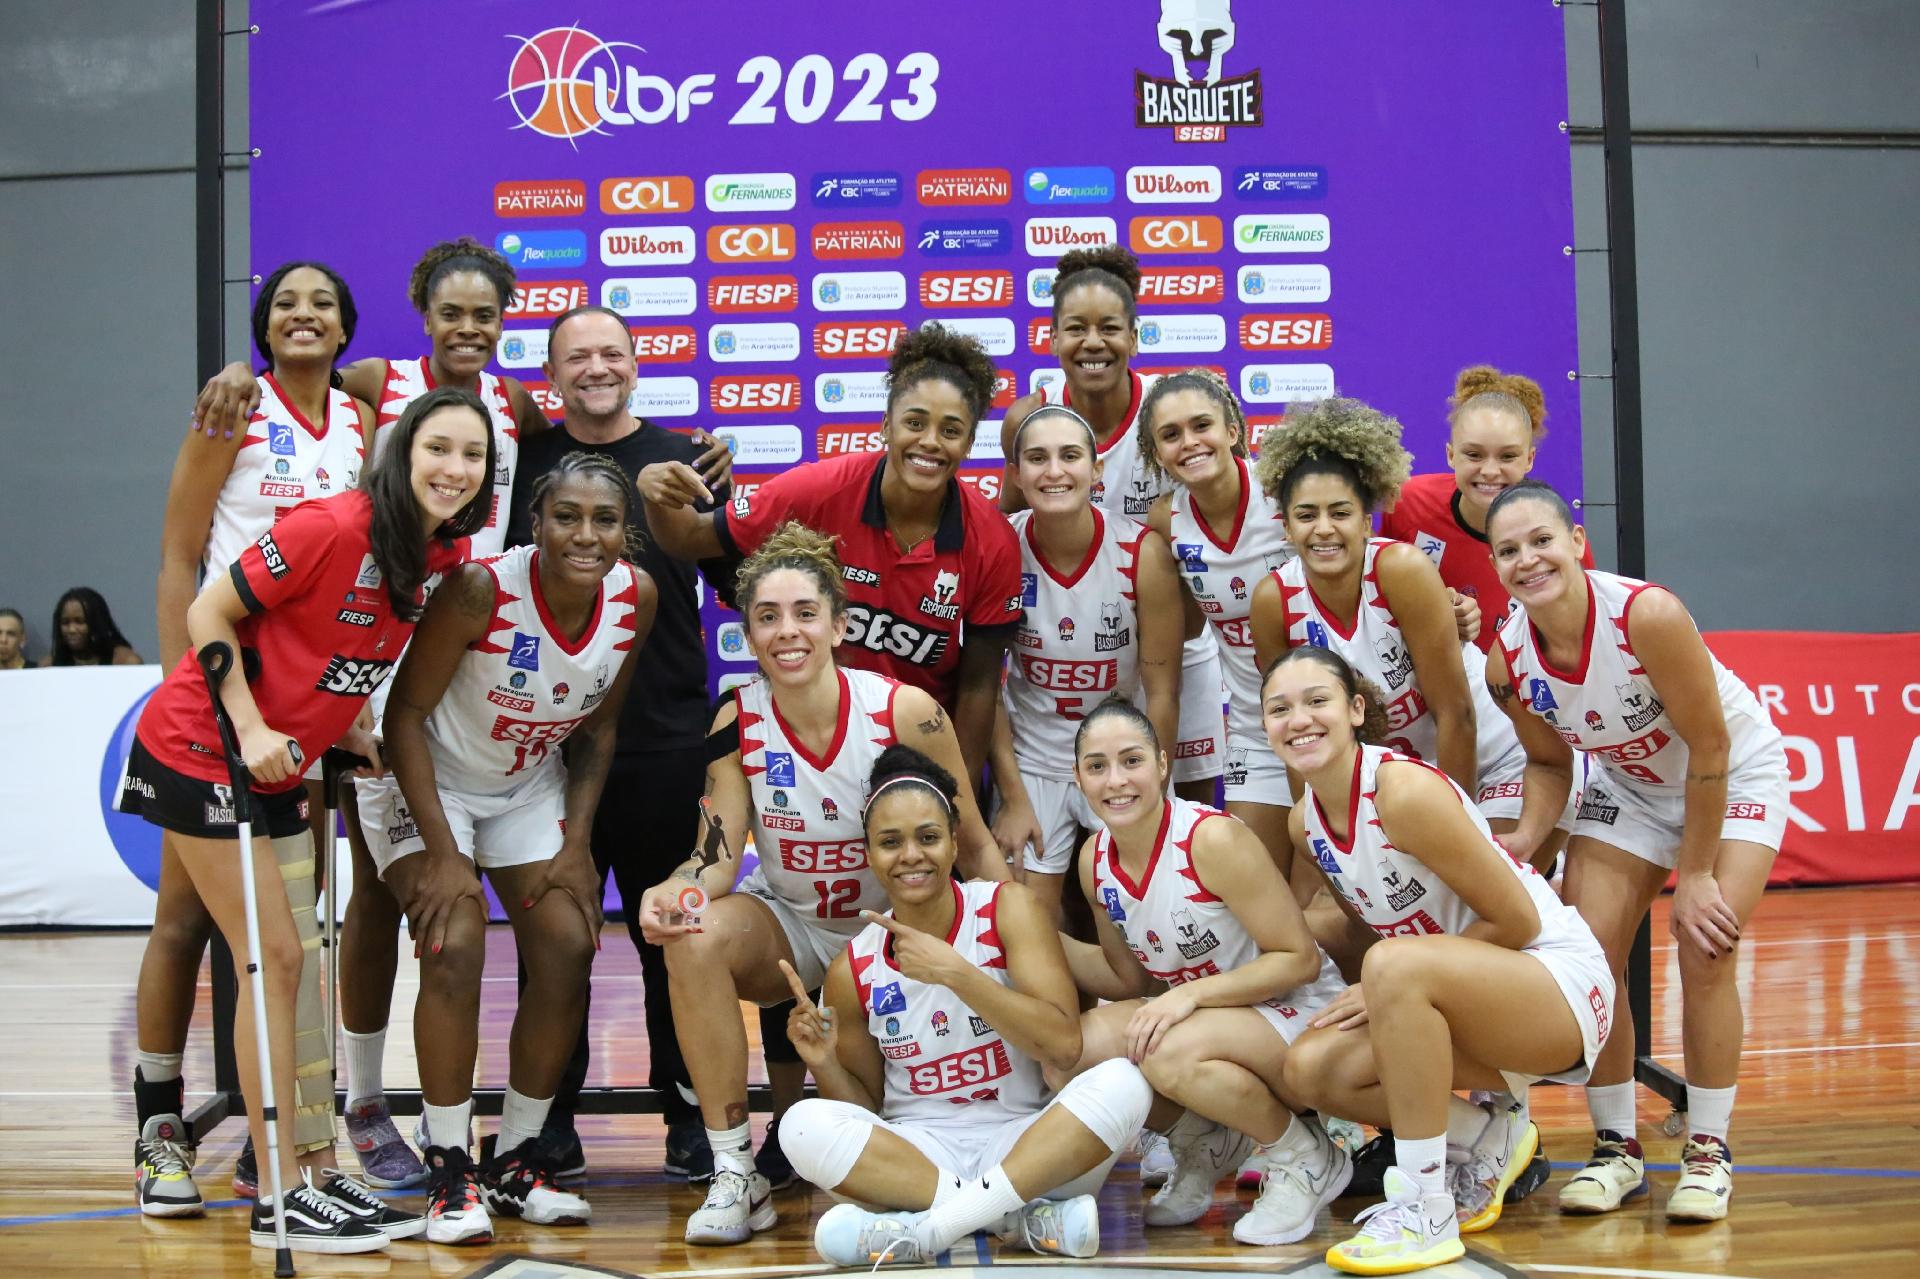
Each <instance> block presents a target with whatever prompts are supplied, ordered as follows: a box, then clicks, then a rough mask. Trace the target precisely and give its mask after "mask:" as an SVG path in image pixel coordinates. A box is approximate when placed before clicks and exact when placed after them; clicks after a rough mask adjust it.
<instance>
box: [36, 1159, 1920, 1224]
mask: <svg viewBox="0 0 1920 1279" xmlns="http://www.w3.org/2000/svg"><path fill="white" fill-rule="evenodd" d="M1682 1166H1683V1165H1680V1164H1655V1163H1650V1164H1648V1165H1647V1166H1646V1167H1647V1171H1648V1172H1679V1171H1681V1168H1682ZM1553 1167H1554V1170H1555V1171H1557V1172H1578V1171H1579V1170H1580V1169H1582V1168H1584V1167H1586V1165H1585V1164H1576V1163H1555V1164H1554V1165H1553ZM1733 1170H1734V1171H1735V1172H1736V1173H1760V1174H1762V1175H1763V1176H1778V1177H1880V1178H1888V1179H1892V1180H1920V1169H1914V1168H1806V1167H1801V1166H1800V1165H1797V1164H1743V1163H1739V1162H1735V1164H1734V1165H1733ZM4 1224H5V1222H4V1220H0V1225H4Z"/></svg>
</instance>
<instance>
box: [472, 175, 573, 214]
mask: <svg viewBox="0 0 1920 1279" xmlns="http://www.w3.org/2000/svg"><path fill="white" fill-rule="evenodd" d="M586 211H587V184H586V183H584V182H575V181H573V180H571V179H565V180H559V181H553V182H496V183H494V184H493V212H494V216H496V217H502V218H559V217H567V216H569V215H572V214H577V213H585V212H586Z"/></svg>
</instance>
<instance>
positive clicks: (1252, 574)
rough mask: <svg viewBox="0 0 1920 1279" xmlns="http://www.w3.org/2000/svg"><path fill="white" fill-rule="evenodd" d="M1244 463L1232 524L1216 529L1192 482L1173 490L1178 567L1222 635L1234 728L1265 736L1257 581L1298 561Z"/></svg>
mask: <svg viewBox="0 0 1920 1279" xmlns="http://www.w3.org/2000/svg"><path fill="white" fill-rule="evenodd" d="M1234 461H1235V463H1236V464H1237V465H1238V466H1239V468H1240V509H1239V511H1238V512H1237V513H1236V514H1235V515H1234V520H1233V525H1232V527H1230V528H1226V529H1215V528H1214V527H1213V526H1212V525H1210V524H1208V523H1207V521H1206V518H1205V517H1204V516H1202V515H1201V514H1200V513H1199V512H1198V511H1197V510H1195V509H1194V506H1193V495H1192V494H1191V493H1189V492H1187V490H1186V489H1185V488H1175V489H1174V490H1173V502H1172V506H1171V511H1170V515H1171V522H1170V524H1169V525H1168V529H1169V531H1170V532H1171V533H1172V534H1173V558H1174V560H1175V564H1174V567H1175V568H1177V569H1179V571H1180V575H1181V576H1182V577H1183V578H1185V579H1186V584H1187V590H1188V593H1190V594H1191V595H1192V596H1193V599H1194V602H1195V603H1196V604H1198V605H1199V606H1200V611H1201V613H1203V614H1204V615H1205V616H1206V619H1207V621H1208V622H1210V623H1211V624H1212V628H1211V629H1212V631H1213V633H1214V634H1215V635H1217V636H1219V639H1220V671H1221V674H1222V675H1224V676H1225V677H1226V682H1227V699H1228V707H1227V727H1228V728H1229V729H1230V730H1231V731H1232V732H1233V733H1235V734H1237V735H1239V736H1241V737H1248V738H1252V739H1253V740H1254V741H1264V740H1266V730H1265V729H1264V728H1263V727H1262V726H1261V722H1260V664H1259V662H1258V660H1257V659H1256V658H1255V657H1254V652H1253V632H1252V630H1251V629H1250V628H1249V627H1248V625H1247V616H1248V614H1249V613H1251V612H1252V610H1253V588H1254V587H1256V586H1258V585H1259V584H1260V579H1261V578H1262V577H1264V576H1266V575H1267V574H1268V573H1271V572H1273V571H1274V570H1276V569H1278V568H1280V567H1281V566H1283V565H1286V564H1290V563H1291V562H1292V561H1293V543H1291V542H1289V541H1288V540H1287V532H1286V528H1285V527H1284V526H1283V525H1282V523H1281V521H1280V511H1279V508H1277V507H1275V506H1274V504H1273V502H1272V500H1271V499H1270V498H1268V497H1267V495H1266V493H1265V492H1264V491H1262V490H1261V488H1260V484H1259V482H1258V481H1257V480H1255V479H1254V478H1253V467H1252V466H1251V465H1249V464H1248V462H1247V459H1245V458H1236V459H1234Z"/></svg>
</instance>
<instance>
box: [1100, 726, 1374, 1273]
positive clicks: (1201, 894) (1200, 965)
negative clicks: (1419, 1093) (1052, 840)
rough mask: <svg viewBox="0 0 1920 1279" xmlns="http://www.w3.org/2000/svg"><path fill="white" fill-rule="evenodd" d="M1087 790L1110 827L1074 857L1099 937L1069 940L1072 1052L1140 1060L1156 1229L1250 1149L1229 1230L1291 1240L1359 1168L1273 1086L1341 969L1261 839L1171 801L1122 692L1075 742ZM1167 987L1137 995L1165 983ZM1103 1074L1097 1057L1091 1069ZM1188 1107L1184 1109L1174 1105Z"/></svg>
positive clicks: (1208, 1202)
mask: <svg viewBox="0 0 1920 1279" xmlns="http://www.w3.org/2000/svg"><path fill="white" fill-rule="evenodd" d="M1074 756H1075V769H1076V772H1077V777H1078V781H1079V784H1080V789H1081V791H1082V793H1084V794H1085V796H1086V799H1087V804H1088V806H1089V807H1090V808H1091V809H1092V811H1093V814H1094V816H1095V817H1096V818H1098V819H1099V820H1100V821H1101V823H1103V825H1104V829H1103V830H1102V831H1101V832H1100V833H1099V834H1098V835H1096V836H1094V837H1093V838H1092V839H1091V840H1089V841H1088V842H1087V846H1086V847H1085V848H1084V849H1083V850H1082V851H1081V855H1080V888H1081V891H1082V892H1083V893H1085V894H1086V898H1087V904H1088V905H1089V906H1091V907H1092V908H1093V914H1094V918H1095V920H1096V921H1098V924H1097V926H1098V929H1099V934H1100V945H1099V946H1098V947H1094V946H1089V945H1084V944H1081V943H1071V945H1072V947H1073V961H1074V976H1075V978H1076V980H1077V981H1078V982H1079V984H1080V988H1081V989H1082V990H1084V991H1086V992H1087V993H1088V994H1092V995H1098V996H1100V997H1102V998H1106V999H1112V1000H1115V1001H1117V1002H1114V1003H1110V1004H1106V1005H1104V1006H1103V1007H1100V1008H1096V1009H1094V1010H1093V1011H1092V1012H1089V1013H1087V1014H1086V1015H1085V1017H1083V1018H1082V1026H1083V1029H1084V1033H1085V1036H1086V1043H1085V1047H1084V1051H1083V1053H1082V1056H1081V1063H1082V1064H1083V1065H1084V1064H1086V1063H1091V1062H1106V1063H1108V1064H1111V1059H1114V1058H1121V1059H1130V1060H1132V1061H1135V1062H1138V1063H1139V1065H1140V1069H1141V1071H1142V1072H1144V1074H1145V1075H1146V1078H1147V1082H1148V1083H1150V1084H1152V1085H1153V1088H1154V1091H1155V1092H1156V1093H1157V1094H1159V1097H1160V1100H1159V1101H1157V1102H1156V1103H1155V1105H1154V1111H1155V1114H1154V1115H1153V1116H1152V1117H1151V1118H1150V1119H1149V1121H1148V1125H1147V1126H1148V1128H1149V1129H1152V1130H1154V1131H1164V1132H1165V1133H1166V1136H1167V1139H1168V1143H1169V1144H1170V1145H1171V1147H1172V1149H1173V1158H1174V1169H1173V1172H1172V1174H1171V1175H1170V1176H1169V1177H1168V1179H1167V1183H1166V1185H1165V1186H1164V1187H1162V1188H1161V1190H1160V1192H1159V1193H1158V1194H1156V1195H1155V1196H1154V1197H1153V1199H1152V1200H1151V1201H1150V1202H1149V1203H1148V1204H1147V1206H1146V1212H1145V1214H1144V1215H1145V1218H1146V1223H1147V1224H1148V1225H1149V1226H1183V1225H1187V1224H1189V1223H1191V1222H1193V1221H1197V1220H1198V1219H1199V1218H1200V1217H1201V1216H1203V1215H1204V1214H1205V1213H1206V1211H1207V1209H1208V1208H1209V1207H1211V1206H1212V1204H1213V1189H1214V1186H1215V1185H1216V1184H1217V1183H1218V1182H1219V1181H1220V1179H1221V1178H1222V1177H1224V1176H1226V1175H1227V1174H1228V1173H1230V1172H1232V1171H1233V1170H1234V1169H1235V1168H1238V1167H1240V1166H1241V1163H1242V1161H1243V1160H1244V1159H1245V1158H1246V1157H1247V1156H1248V1155H1249V1154H1250V1153H1254V1152H1255V1151H1256V1150H1257V1154H1258V1158H1259V1159H1260V1162H1261V1166H1262V1167H1264V1168H1265V1169H1266V1172H1267V1175H1266V1178H1265V1181H1264V1184H1263V1186H1262V1189H1261V1192H1260V1199H1259V1201H1258V1202H1257V1203H1255V1204H1254V1206H1253V1208H1252V1209H1251V1210H1250V1211H1248V1212H1247V1213H1246V1214H1245V1215H1244V1216H1242V1217H1241V1218H1240V1219H1239V1220H1238V1221H1236V1222H1235V1223H1234V1226H1233V1237H1234V1238H1235V1239H1238V1240H1239V1241H1240V1242H1241V1243H1247V1244H1283V1243H1293V1242H1295V1241H1296V1240H1299V1239H1303V1238H1305V1237H1306V1236H1307V1235H1308V1234H1309V1233H1311V1231H1312V1230H1313V1223H1314V1218H1315V1217H1316V1215H1317V1214H1318V1213H1319V1211H1320V1209H1321V1208H1322V1207H1324V1206H1326V1205H1327V1204H1329V1203H1331V1202H1332V1201H1333V1200H1334V1199H1335V1198H1337V1197H1338V1196H1339V1194H1340V1192H1341V1191H1342V1190H1344V1189H1345V1188H1346V1185H1347V1181H1348V1179H1349V1178H1350V1177H1351V1175H1352V1171H1353V1170H1352V1166H1351V1164H1350V1163H1349V1162H1348V1159H1347V1153H1346V1151H1344V1150H1342V1149H1341V1148H1340V1147H1338V1146H1336V1145H1334V1144H1333V1142H1332V1141H1331V1140H1329V1139H1328V1137H1327V1134H1326V1130H1325V1129H1324V1128H1323V1127H1322V1126H1321V1124H1320V1121H1319V1120H1318V1119H1316V1118H1314V1117H1312V1116H1311V1115H1302V1114H1301V1113H1299V1112H1300V1109H1301V1108H1300V1107H1299V1106H1298V1105H1296V1104H1295V1103H1294V1101H1293V1100H1291V1099H1290V1098H1289V1096H1288V1094H1287V1092H1286V1091H1285V1089H1284V1088H1283V1087H1282V1086H1281V1071H1282V1068H1283V1066H1284V1064H1285V1062H1286V1059H1287V1054H1288V1045H1289V1044H1291V1043H1292V1042H1293V1040H1294V1039H1295V1037H1297V1036H1298V1035H1300V1034H1301V1033H1302V1032H1304V1031H1305V1030H1306V1028H1307V1024H1308V1021H1309V1019H1310V1018H1311V1017H1312V1016H1313V1014H1314V1012H1315V1011H1316V1010H1318V1009H1319V1008H1320V1007H1322V1006H1323V1005H1325V1004H1326V1003H1327V1002H1328V1001H1329V1000H1331V999H1333V998H1334V997H1335V996H1336V995H1337V994H1338V993H1339V991H1340V989H1341V987H1342V984H1343V983H1342V982H1341V980H1340V974H1339V972H1338V971H1337V970H1335V968H1334V966H1333V963H1332V961H1331V960H1329V959H1328V958H1327V956H1326V954H1325V953H1324V952H1323V951H1322V950H1321V949H1320V947H1319V945H1318V944H1316V943H1315V941H1314V939H1313V934H1312V933H1311V932H1310V931H1309V930H1308V928H1307V921H1306V918H1305V916H1303V915H1302V914H1301V913H1300V907H1299V905H1298V904H1297V903H1296V901H1295V900H1294V897H1293V895H1292V894H1291V893H1290V892H1289V890H1288V888H1287V884H1286V881H1285V880H1284V879H1282V878H1281V876H1280V872H1279V870H1278V869H1276V868H1275V866H1274V864H1273V860H1272V858H1270V857H1269V856H1268V855H1267V851H1266V849H1265V847H1264V846H1263V845H1262V844H1261V843H1260V840H1259V838H1258V837H1257V836H1256V835H1254V833H1253V832H1252V831H1251V830H1250V829H1248V828H1247V827H1246V826H1244V825H1242V824H1241V823H1240V822H1239V821H1238V820H1236V819H1234V818H1232V817H1229V816H1227V815H1226V814H1225V813H1222V812H1218V811H1217V810H1215V809H1211V808H1207V807H1204V806H1202V805H1199V804H1194V803H1191V802H1189V801H1187V800H1184V799H1179V798H1169V797H1168V795H1167V756H1166V752H1164V751H1163V750H1161V749H1160V742H1159V739H1158V737H1157V736H1156V735H1155V733H1154V731H1153V725H1152V723H1151V722H1150V721H1149V720H1148V719H1147V717H1146V716H1145V715H1143V714H1142V713H1141V712H1140V711H1139V709H1138V708H1136V707H1135V706H1134V705H1133V704H1132V703H1130V702H1127V701H1125V700H1122V699H1117V698H1116V699H1110V700H1108V701H1105V702H1102V703H1100V705H1098V706H1096V707H1094V709H1093V710H1092V711H1091V712H1090V713H1089V714H1088V715H1087V717H1086V719H1084V720H1083V721H1081V724H1080V731H1079V733H1078V735H1077V736H1076V737H1075V739H1074ZM1160 983H1164V989H1163V990H1162V993H1160V994H1157V995H1155V996H1153V997H1152V998H1142V997H1141V996H1144V995H1145V994H1146V993H1147V992H1148V991H1149V990H1150V989H1152V988H1154V987H1155V986H1156V985H1157V984H1160ZM1099 1068H1100V1067H1097V1066H1096V1067H1095V1069H1099ZM1183 1112H1184V1113H1183Z"/></svg>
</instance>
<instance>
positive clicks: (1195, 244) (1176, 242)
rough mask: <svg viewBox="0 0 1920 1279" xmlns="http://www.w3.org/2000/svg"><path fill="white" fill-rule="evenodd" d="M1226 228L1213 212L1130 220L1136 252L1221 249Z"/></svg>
mask: <svg viewBox="0 0 1920 1279" xmlns="http://www.w3.org/2000/svg"><path fill="white" fill-rule="evenodd" d="M1223 235H1224V232H1223V231H1222V229H1221V226H1220V219H1219V218H1216V217H1214V216H1213V215H1211V214H1195V215H1189V216H1184V217H1141V218H1134V219H1133V220H1132V221H1131V222H1129V223H1128V224H1127V240H1128V242H1129V243H1130V244H1132V245H1133V251H1134V252H1135V253H1141V254H1147V253H1218V252H1219V251H1220V245H1221V238H1222V236H1223Z"/></svg>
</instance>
